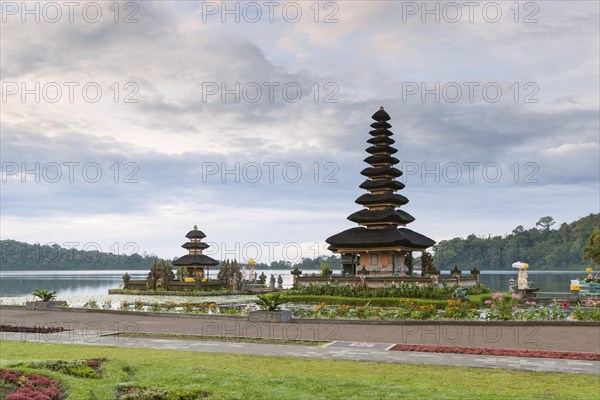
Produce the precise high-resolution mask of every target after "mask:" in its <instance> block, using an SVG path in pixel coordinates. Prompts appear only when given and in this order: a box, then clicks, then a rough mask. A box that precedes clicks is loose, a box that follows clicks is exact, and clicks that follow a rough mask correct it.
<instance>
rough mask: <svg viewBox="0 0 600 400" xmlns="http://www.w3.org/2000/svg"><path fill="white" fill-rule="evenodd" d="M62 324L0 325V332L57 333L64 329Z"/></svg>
mask: <svg viewBox="0 0 600 400" xmlns="http://www.w3.org/2000/svg"><path fill="white" fill-rule="evenodd" d="M64 330H65V328H63V327H62V326H23V325H18V326H17V325H0V332H20V333H58V332H62V331H64Z"/></svg>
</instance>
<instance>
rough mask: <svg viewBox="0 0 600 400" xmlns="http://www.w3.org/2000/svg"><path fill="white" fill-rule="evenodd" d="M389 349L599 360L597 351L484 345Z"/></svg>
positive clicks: (399, 347)
mask: <svg viewBox="0 0 600 400" xmlns="http://www.w3.org/2000/svg"><path fill="white" fill-rule="evenodd" d="M390 350H394V351H420V352H425V353H454V354H477V355H486V356H507V357H535V358H564V359H569V360H586V361H600V354H599V353H584V352H577V351H546V350H515V349H490V348H485V347H454V346H425V345H412V344H397V345H395V346H394V347H392V348H391V349H390Z"/></svg>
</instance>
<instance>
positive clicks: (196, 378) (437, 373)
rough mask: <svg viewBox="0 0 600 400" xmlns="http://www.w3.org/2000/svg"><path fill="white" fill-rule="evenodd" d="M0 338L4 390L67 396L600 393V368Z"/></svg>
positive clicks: (126, 399)
mask: <svg viewBox="0 0 600 400" xmlns="http://www.w3.org/2000/svg"><path fill="white" fill-rule="evenodd" d="M0 345H1V348H2V351H1V364H0V368H2V369H3V372H2V383H1V384H0V388H2V390H4V392H3V393H4V395H5V396H10V395H11V394H10V393H8V392H7V391H8V390H14V389H15V388H16V386H19V385H21V386H25V385H29V384H28V383H27V382H32V383H31V385H30V386H33V387H34V388H35V387H36V383H35V382H41V383H40V384H39V385H38V386H39V387H50V388H56V387H57V386H56V384H58V385H59V386H58V387H59V389H60V393H61V394H62V395H63V396H64V398H65V399H66V400H84V399H120V400H132V399H138V400H147V399H154V400H160V399H201V398H210V399H384V398H385V399H423V398H427V399H446V398H453V399H454V398H456V399H510V400H512V399H515V398H518V399H566V398H568V399H592V398H597V394H598V392H597V390H598V377H597V376H590V375H576V374H556V373H538V372H525V371H508V370H487V369H486V370H481V369H475V368H462V367H443V366H431V365H427V366H422V365H406V364H387V363H370V362H354V361H333V360H319V359H303V358H289V357H266V356H249V355H235V354H210V353H196V352H183V351H166V350H148V349H129V348H114V347H96V346H80V345H59V344H47V343H23V342H6V341H3V342H0ZM90 363H91V364H92V365H93V367H91V366H90ZM88 367H89V368H90V369H92V370H93V371H95V372H94V374H93V375H91V373H90V371H89V369H88ZM6 371H8V372H6ZM10 371H15V372H10ZM86 371H87V372H86ZM21 374H29V375H21ZM88 374H90V375H88ZM5 376H7V379H5V378H4V377H5ZM21 376H26V378H25V379H20V377H21ZM29 376H31V377H29ZM37 376H41V377H43V379H42V378H37ZM15 377H16V378H15ZM42 381H43V382H42ZM440 382H443V384H441V383H440ZM11 388H12V389H11ZM31 396H32V395H31ZM9 398H10V397H9ZM21 398H23V397H13V398H11V400H12V399H21ZM25 398H26V399H36V397H24V399H25ZM39 398H40V399H41V398H42V397H39ZM46 398H49V399H52V400H54V399H57V398H58V397H46Z"/></svg>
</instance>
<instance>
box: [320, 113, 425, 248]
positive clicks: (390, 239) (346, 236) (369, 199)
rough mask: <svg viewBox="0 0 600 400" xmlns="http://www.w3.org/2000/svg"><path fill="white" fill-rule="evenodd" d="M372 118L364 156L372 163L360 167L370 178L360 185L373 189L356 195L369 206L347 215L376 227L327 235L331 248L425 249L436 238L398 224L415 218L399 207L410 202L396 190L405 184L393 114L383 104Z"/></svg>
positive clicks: (363, 203) (359, 222) (360, 222)
mask: <svg viewBox="0 0 600 400" xmlns="http://www.w3.org/2000/svg"><path fill="white" fill-rule="evenodd" d="M372 118H373V119H374V120H375V121H377V122H374V123H372V124H371V127H372V128H373V130H372V131H370V132H369V134H371V135H372V136H374V137H373V138H371V139H369V140H367V143H370V144H372V145H373V146H371V147H369V148H367V153H369V154H371V155H370V156H369V157H367V158H365V160H364V161H365V162H366V163H368V164H370V165H371V167H369V168H365V169H363V170H362V171H361V174H362V175H364V176H366V177H367V178H369V179H367V180H366V181H364V182H363V183H362V184H361V185H360V188H361V189H366V190H368V191H369V192H371V193H368V194H364V195H362V196H360V197H359V198H358V199H356V203H358V204H361V205H363V206H365V207H367V208H365V209H363V210H360V211H357V212H355V213H353V214H351V215H350V216H349V217H348V219H349V220H350V221H353V222H356V223H358V224H360V225H368V226H370V227H371V228H373V229H367V228H365V227H358V228H352V229H348V230H345V231H343V232H341V233H338V234H337V235H333V236H331V237H329V238H328V239H327V243H329V244H330V247H329V249H330V250H332V251H337V249H339V248H345V249H356V250H361V249H369V248H381V247H383V248H385V247H406V248H409V249H414V250H424V249H426V248H428V247H431V246H433V245H434V244H435V241H434V240H432V239H430V238H428V237H426V236H423V235H421V234H419V233H417V232H414V231H412V230H410V229H407V228H398V225H406V224H409V223H411V222H413V221H414V220H415V218H414V217H413V216H412V215H410V214H408V213H407V212H405V211H404V210H398V209H396V208H397V207H399V206H402V205H404V204H406V203H408V199H407V198H406V197H404V196H401V195H398V194H395V193H393V192H395V191H397V190H401V189H404V184H403V183H402V182H398V181H397V180H396V178H398V177H400V176H402V171H400V170H399V169H397V168H394V167H393V165H396V164H398V163H399V162H400V161H399V160H398V159H397V158H395V157H392V154H395V153H396V152H397V150H396V149H395V148H394V147H391V145H392V144H394V143H395V141H394V139H392V138H391V137H390V136H392V135H393V133H392V132H391V131H390V130H389V128H391V127H392V125H390V124H389V123H388V122H387V121H389V120H390V119H391V118H390V116H389V114H388V113H387V112H385V110H384V109H383V107H381V108H380V109H379V111H377V112H376V113H375V114H373V116H372ZM373 192H375V193H377V194H373ZM381 192H383V193H381ZM377 208H380V209H377Z"/></svg>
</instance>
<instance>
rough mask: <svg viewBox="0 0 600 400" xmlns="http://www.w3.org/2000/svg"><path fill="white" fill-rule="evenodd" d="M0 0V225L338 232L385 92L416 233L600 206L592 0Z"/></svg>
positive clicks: (112, 242)
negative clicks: (117, 0) (373, 117)
mask: <svg viewBox="0 0 600 400" xmlns="http://www.w3.org/2000/svg"><path fill="white" fill-rule="evenodd" d="M1 4H2V24H1V29H2V31H1V39H0V40H1V48H2V49H1V61H0V72H1V77H2V102H1V104H0V105H1V108H2V110H1V129H2V132H1V139H2V149H1V158H2V192H1V202H2V204H1V205H2V208H1V217H2V224H1V237H2V239H16V240H22V241H27V242H30V243H33V242H39V243H42V244H43V243H49V242H56V243H59V244H65V243H71V242H77V243H79V244H78V245H76V246H78V248H83V247H84V246H85V245H86V244H87V243H98V244H99V246H100V247H101V249H102V250H104V251H109V249H110V251H114V250H115V248H119V249H120V251H121V252H131V247H127V244H128V243H134V244H135V246H137V247H136V248H137V249H138V251H139V252H140V253H141V252H147V253H154V254H157V255H159V256H161V257H174V256H180V255H182V254H183V253H184V250H183V249H181V248H180V247H179V246H180V245H181V244H182V243H183V242H184V237H183V236H184V235H185V233H186V232H187V231H188V230H189V229H191V228H192V226H193V225H194V224H197V225H198V226H199V228H200V229H201V230H203V231H204V232H205V233H206V234H207V236H208V237H207V239H206V240H207V241H209V242H212V243H213V252H212V254H213V256H214V257H215V258H226V257H227V258H234V257H235V258H238V259H247V258H248V257H256V258H259V259H260V261H265V262H268V261H270V260H271V259H282V258H285V259H288V260H290V261H296V260H297V259H298V258H299V257H300V254H299V252H298V247H300V248H302V249H303V253H302V255H303V256H305V257H314V256H316V255H317V254H327V251H326V250H324V248H325V244H324V239H325V238H327V237H328V236H330V235H332V234H335V233H338V232H339V231H341V230H344V229H347V228H350V227H352V226H354V224H353V223H351V222H350V221H347V220H346V217H347V216H348V215H349V214H351V213H353V212H354V211H357V210H359V209H360V206H358V205H357V204H355V203H354V200H355V199H356V198H357V197H358V196H360V195H361V194H362V191H361V189H359V188H358V185H359V184H360V182H362V180H363V179H364V178H363V177H362V176H361V175H360V174H359V172H360V171H361V170H362V169H363V168H364V167H365V166H366V165H365V164H364V162H363V159H364V158H365V157H366V156H367V154H366V153H365V151H364V149H365V148H366V147H367V144H366V140H367V139H369V138H370V136H369V134H368V131H369V130H370V127H369V124H370V123H371V122H372V120H371V119H370V116H371V115H372V114H373V113H374V112H375V111H377V109H378V108H379V106H382V105H383V106H384V107H385V109H386V110H387V111H388V112H389V114H390V115H391V116H392V120H391V121H390V122H391V124H392V125H393V128H392V131H393V132H394V133H395V135H394V139H395V140H396V147H397V148H398V150H399V151H398V153H397V157H398V158H399V159H400V160H401V163H400V165H399V168H400V169H402V170H404V171H405V176H404V177H403V178H402V181H403V182H404V183H406V188H405V189H404V190H403V192H402V194H403V195H405V196H407V197H408V198H409V199H410V200H411V201H410V203H409V204H407V205H406V206H404V209H405V210H406V211H408V212H409V213H411V214H412V215H413V216H415V218H416V221H415V222H414V223H412V224H411V225H410V228H412V229H414V230H416V231H418V232H420V233H423V234H425V235H427V236H430V237H431V238H433V239H435V240H437V241H440V240H444V239H449V238H452V237H456V236H466V235H468V234H470V233H475V234H480V235H487V234H505V233H509V232H511V231H512V230H513V229H514V228H515V227H516V226H518V225H524V226H525V227H526V228H529V227H532V226H534V225H535V222H537V220H538V219H539V218H540V217H542V216H545V215H550V216H552V217H554V219H555V220H556V221H557V222H558V223H562V222H571V221H573V220H575V219H577V218H579V217H583V216H586V215H588V214H590V213H593V212H598V211H599V201H600V199H599V178H600V177H599V174H600V173H599V170H600V166H599V147H600V146H599V85H600V82H599V73H598V71H599V69H600V65H599V52H598V49H599V42H598V41H599V39H598V38H599V32H598V31H599V26H598V19H599V3H598V2H596V1H589V2H588V1H571V2H554V1H535V2H520V3H515V2H512V1H510V2H504V1H499V2H478V3H476V4H474V5H471V6H466V5H464V3H462V2H458V3H452V2H451V3H448V2H427V3H423V2H400V1H398V2H392V1H338V2H333V1H331V2H315V1H296V2H285V1H280V2H234V1H229V2H226V3H223V2H220V1H219V2H201V1H156V2H152V1H143V2H121V3H118V4H117V6H115V3H114V2H112V1H111V2H101V1H99V2H74V5H66V4H65V3H63V2H54V3H47V2H30V3H28V6H27V7H28V8H27V9H24V8H23V7H24V6H23V4H24V3H21V2H10V1H3V2H2V3H1ZM258 248H260V253H258V250H257V249H258Z"/></svg>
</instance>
